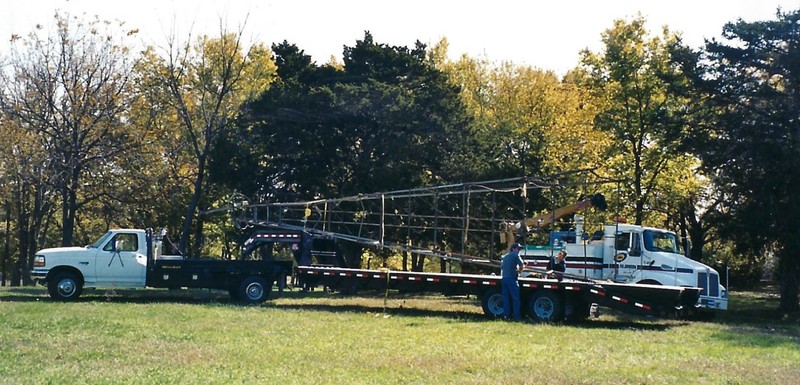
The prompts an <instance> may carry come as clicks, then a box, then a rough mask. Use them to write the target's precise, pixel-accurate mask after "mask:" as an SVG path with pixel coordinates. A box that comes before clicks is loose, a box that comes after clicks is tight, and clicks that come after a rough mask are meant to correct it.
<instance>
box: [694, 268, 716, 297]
mask: <svg viewBox="0 0 800 385" xmlns="http://www.w3.org/2000/svg"><path fill="white" fill-rule="evenodd" d="M697 287H699V288H701V289H703V290H702V291H701V292H700V295H707V296H710V297H719V275H717V274H714V273H711V274H709V273H701V272H698V273H697Z"/></svg>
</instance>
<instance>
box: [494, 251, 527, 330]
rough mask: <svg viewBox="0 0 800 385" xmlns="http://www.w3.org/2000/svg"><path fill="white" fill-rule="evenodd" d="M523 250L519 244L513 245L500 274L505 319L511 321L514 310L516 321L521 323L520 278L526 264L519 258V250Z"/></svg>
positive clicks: (504, 258) (505, 256) (504, 260)
mask: <svg viewBox="0 0 800 385" xmlns="http://www.w3.org/2000/svg"><path fill="white" fill-rule="evenodd" d="M520 248H522V245H520V244H519V243H517V242H514V243H513V244H512V245H511V251H509V252H508V254H506V255H504V256H503V260H502V264H501V269H500V273H501V275H502V280H501V283H502V287H503V317H504V318H505V319H509V317H510V316H511V312H512V309H513V315H514V320H515V321H519V320H521V319H522V314H521V313H520V300H519V282H517V278H518V277H519V273H520V271H522V269H523V268H524V267H525V262H524V261H523V260H522V258H520V256H519V250H520Z"/></svg>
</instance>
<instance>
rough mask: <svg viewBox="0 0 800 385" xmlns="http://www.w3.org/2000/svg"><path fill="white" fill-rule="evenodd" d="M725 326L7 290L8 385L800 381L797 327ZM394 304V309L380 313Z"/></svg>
mask: <svg viewBox="0 0 800 385" xmlns="http://www.w3.org/2000/svg"><path fill="white" fill-rule="evenodd" d="M731 297H732V298H731V304H730V306H731V310H730V311H728V312H727V313H725V314H722V315H720V316H718V317H717V318H716V319H715V320H714V321H713V322H685V321H677V320H660V319H646V318H638V317H632V316H627V315H623V314H616V313H611V312H604V313H603V314H602V315H601V316H600V318H597V319H592V320H587V321H585V322H582V323H578V324H546V325H545V324H533V323H512V322H503V321H489V320H486V319H484V317H483V316H482V314H481V313H480V307H479V306H478V305H477V300H476V299H475V298H464V297H455V298H447V297H442V296H429V297H428V296H407V295H401V294H397V293H391V294H390V296H389V299H388V300H387V301H386V302H384V297H383V293H365V294H362V295H359V296H351V297H343V296H340V295H336V294H327V293H322V292H319V291H317V292H313V293H299V292H288V293H285V294H284V296H282V297H281V298H278V299H275V300H272V301H269V302H267V303H265V304H263V305H259V306H241V305H238V304H235V303H233V302H231V301H230V300H229V299H228V297H227V293H225V294H224V295H223V293H222V292H212V291H203V290H198V291H166V290H145V291H117V292H106V291H93V290H87V291H85V292H84V295H83V296H82V297H81V299H80V301H78V302H75V303H59V302H54V301H51V300H50V299H49V298H48V297H47V295H46V291H45V290H44V288H42V287H40V286H39V287H36V288H7V287H3V288H0V383H3V384H797V383H800V323H798V320H797V319H789V318H781V317H778V316H776V315H775V314H774V312H773V310H772V309H774V308H775V307H776V306H777V303H776V302H777V297H775V296H774V295H771V294H769V293H752V292H739V293H737V292H733V293H732V294H731ZM384 305H385V306H386V307H385V311H384Z"/></svg>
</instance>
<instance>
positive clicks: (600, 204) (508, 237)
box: [501, 193, 608, 245]
mask: <svg viewBox="0 0 800 385" xmlns="http://www.w3.org/2000/svg"><path fill="white" fill-rule="evenodd" d="M587 207H596V208H598V209H600V210H605V209H607V208H608V204H607V203H606V198H605V197H604V196H603V194H599V193H598V194H594V195H592V196H590V197H588V198H586V199H584V200H581V201H579V202H578V203H575V204H571V205H569V206H564V207H559V208H557V209H555V210H553V211H550V212H547V213H544V214H540V215H537V216H535V217H531V218H528V219H526V220H525V223H524V227H523V224H522V223H520V222H517V223H516V224H511V223H506V224H504V225H503V228H502V231H503V232H502V233H501V236H502V237H503V238H504V240H503V241H504V242H505V243H507V244H509V245H510V244H512V243H514V242H516V241H517V239H516V236H515V234H514V233H515V232H517V233H518V234H520V233H522V231H523V230H525V231H527V229H530V228H532V227H537V228H541V227H544V226H548V225H551V224H553V222H555V221H556V220H557V219H561V218H563V217H565V216H567V215H570V214H574V213H577V212H578V211H580V210H583V209H584V208H587Z"/></svg>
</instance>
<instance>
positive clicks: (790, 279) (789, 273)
mask: <svg viewBox="0 0 800 385" xmlns="http://www.w3.org/2000/svg"><path fill="white" fill-rule="evenodd" d="M782 259H783V258H782ZM782 264H783V263H782ZM786 264H791V262H786ZM797 270H798V269H797V268H796V267H794V268H792V267H789V268H787V269H785V270H782V271H783V272H782V273H781V277H780V285H781V287H780V291H781V300H780V305H779V307H778V310H779V311H780V312H781V313H783V314H787V313H796V312H800V295H798V294H799V293H798V289H800V286H799V285H798V283H800V282H799V281H798V277H797V273H798V272H797Z"/></svg>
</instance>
